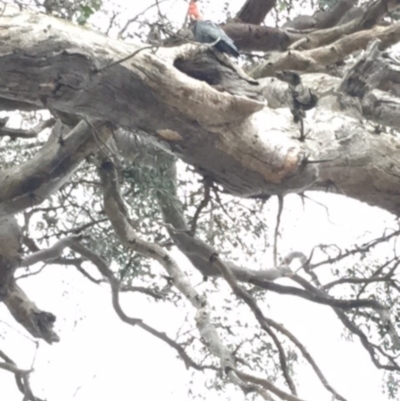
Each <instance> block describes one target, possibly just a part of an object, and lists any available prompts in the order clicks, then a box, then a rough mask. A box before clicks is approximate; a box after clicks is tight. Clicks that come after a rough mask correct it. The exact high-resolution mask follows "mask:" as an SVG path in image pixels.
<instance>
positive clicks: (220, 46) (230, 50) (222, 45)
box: [215, 40, 240, 57]
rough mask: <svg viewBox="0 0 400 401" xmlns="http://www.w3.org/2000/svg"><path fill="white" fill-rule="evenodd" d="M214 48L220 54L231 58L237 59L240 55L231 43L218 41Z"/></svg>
mask: <svg viewBox="0 0 400 401" xmlns="http://www.w3.org/2000/svg"><path fill="white" fill-rule="evenodd" d="M215 48H216V49H217V50H218V51H220V52H221V53H227V54H229V55H231V56H233V57H239V56H240V53H239V50H238V49H237V47H236V46H235V45H234V44H233V43H228V42H225V41H224V40H220V41H219V42H218V43H217V44H216V45H215Z"/></svg>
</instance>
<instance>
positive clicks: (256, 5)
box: [236, 0, 276, 25]
mask: <svg viewBox="0 0 400 401" xmlns="http://www.w3.org/2000/svg"><path fill="white" fill-rule="evenodd" d="M275 5H276V0H246V3H245V4H244V5H243V7H242V8H241V9H240V11H239V12H238V14H237V16H236V19H237V20H239V21H241V22H245V23H249V24H256V25H259V24H261V22H263V21H264V19H265V17H266V16H267V14H268V13H269V12H270V11H271V10H272V9H273V8H274V7H275Z"/></svg>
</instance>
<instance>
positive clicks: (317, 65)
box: [250, 22, 400, 79]
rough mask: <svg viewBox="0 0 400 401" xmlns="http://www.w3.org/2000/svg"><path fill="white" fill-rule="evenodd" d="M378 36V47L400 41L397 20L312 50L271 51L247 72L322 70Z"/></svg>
mask: <svg viewBox="0 0 400 401" xmlns="http://www.w3.org/2000/svg"><path fill="white" fill-rule="evenodd" d="M375 39H379V40H381V42H382V44H381V45H382V48H387V47H389V46H392V45H393V44H395V43H397V42H398V41H399V40H400V22H398V23H396V24H393V25H390V26H388V27H380V26H378V27H375V28H373V29H370V30H366V31H361V32H356V33H353V34H351V35H348V36H345V37H344V38H342V39H339V40H337V41H336V42H334V43H332V44H329V45H326V46H322V47H318V48H316V49H311V50H304V51H297V50H291V51H288V52H285V53H279V54H274V55H273V56H272V57H271V58H270V59H269V60H267V61H266V62H264V63H262V64H260V65H258V66H257V67H255V68H254V69H253V70H252V71H251V73H250V75H251V76H252V77H253V78H256V79H258V78H263V77H267V76H273V75H275V73H276V72H277V71H281V70H296V71H303V72H318V71H323V68H324V67H325V66H327V65H330V64H335V63H337V62H338V61H342V60H343V59H344V58H345V57H347V56H348V55H350V54H351V53H353V52H355V51H357V50H361V49H364V48H366V47H367V45H368V43H369V42H370V41H372V40H375Z"/></svg>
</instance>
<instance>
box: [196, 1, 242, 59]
mask: <svg viewBox="0 0 400 401" xmlns="http://www.w3.org/2000/svg"><path fill="white" fill-rule="evenodd" d="M188 15H189V18H190V21H191V23H192V25H191V29H192V32H193V35H194V37H195V39H196V41H197V42H200V43H215V45H214V47H215V48H216V49H217V50H218V51H220V52H221V53H226V54H229V55H231V56H234V57H239V50H238V48H237V47H236V45H235V42H234V41H233V40H232V39H231V38H230V37H229V36H228V35H227V34H226V33H225V32H224V31H223V30H222V28H220V27H219V26H218V25H217V24H215V23H214V22H212V21H204V20H203V19H202V16H201V14H200V12H199V9H198V7H197V0H191V1H190V3H189V10H188Z"/></svg>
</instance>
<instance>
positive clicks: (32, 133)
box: [0, 118, 56, 139]
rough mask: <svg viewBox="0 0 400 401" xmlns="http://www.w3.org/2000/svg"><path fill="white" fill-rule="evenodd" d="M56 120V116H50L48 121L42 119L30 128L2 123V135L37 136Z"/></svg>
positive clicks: (12, 136) (0, 131)
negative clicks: (10, 126)
mask: <svg viewBox="0 0 400 401" xmlns="http://www.w3.org/2000/svg"><path fill="white" fill-rule="evenodd" d="M55 122H56V120H55V119H54V118H50V119H49V120H46V121H41V122H40V123H39V124H38V125H36V126H35V127H33V128H31V129H29V130H23V129H16V128H7V127H6V126H1V124H0V137H2V136H9V137H10V138H24V139H28V138H36V137H37V136H38V135H39V134H40V133H41V132H42V131H43V130H44V129H46V128H49V127H52V126H53V125H54V124H55Z"/></svg>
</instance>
